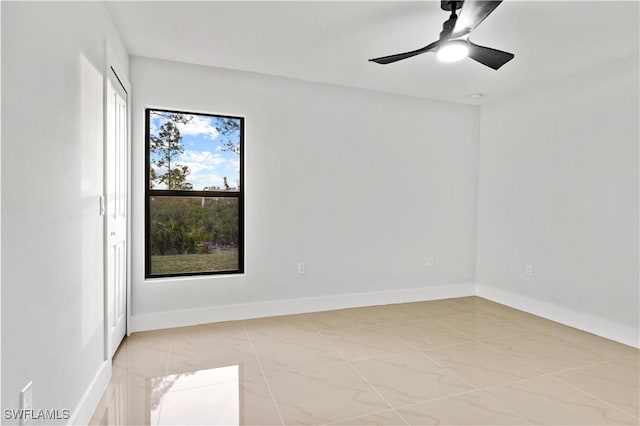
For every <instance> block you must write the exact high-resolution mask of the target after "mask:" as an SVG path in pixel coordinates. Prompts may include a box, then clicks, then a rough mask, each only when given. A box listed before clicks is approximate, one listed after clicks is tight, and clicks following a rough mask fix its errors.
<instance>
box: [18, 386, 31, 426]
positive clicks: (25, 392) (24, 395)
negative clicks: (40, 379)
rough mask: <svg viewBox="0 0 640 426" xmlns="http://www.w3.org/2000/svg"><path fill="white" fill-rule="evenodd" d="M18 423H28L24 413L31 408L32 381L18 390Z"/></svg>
mask: <svg viewBox="0 0 640 426" xmlns="http://www.w3.org/2000/svg"><path fill="white" fill-rule="evenodd" d="M20 410H21V414H22V415H21V416H20V424H21V425H26V424H27V423H28V418H27V417H26V416H25V413H27V412H31V411H32V410H33V382H29V383H28V384H27V386H25V387H24V388H23V389H22V390H21V391H20Z"/></svg>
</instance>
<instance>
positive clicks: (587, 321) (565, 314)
mask: <svg viewBox="0 0 640 426" xmlns="http://www.w3.org/2000/svg"><path fill="white" fill-rule="evenodd" d="M476 295H477V296H479V297H483V298H485V299H489V300H492V301H494V302H497V303H501V304H503V305H507V306H510V307H512V308H515V309H519V310H521V311H524V312H528V313H530V314H533V315H537V316H539V317H542V318H546V319H549V320H551V321H555V322H559V323H560V324H564V325H568V326H569V327H573V328H577V329H578V330H582V331H586V332H588V333H592V334H595V335H598V336H601V337H604V338H607V339H610V340H615V341H616V342H620V343H624V344H625V345H629V346H633V347H636V348H640V329H638V328H634V327H630V326H628V325H625V324H620V323H617V322H614V321H611V320H608V319H605V318H602V317H599V316H596V315H591V314H587V313H584V312H580V311H576V310H573V309H570V308H566V307H564V306H560V305H556V304H553V303H549V302H544V301H541V300H537V299H532V298H529V297H526V296H521V295H517V294H514V293H510V292H507V291H504V290H500V289H497V288H495V287H491V286H487V285H482V284H478V285H477V286H476Z"/></svg>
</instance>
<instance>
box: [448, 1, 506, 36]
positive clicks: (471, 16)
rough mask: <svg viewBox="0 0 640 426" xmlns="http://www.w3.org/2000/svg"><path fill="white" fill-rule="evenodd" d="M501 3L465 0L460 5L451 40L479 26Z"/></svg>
mask: <svg viewBox="0 0 640 426" xmlns="http://www.w3.org/2000/svg"><path fill="white" fill-rule="evenodd" d="M500 3H502V0H499V1H474V0H465V2H464V3H462V10H461V11H460V16H458V20H457V21H456V26H455V27H454V29H453V33H452V34H451V38H458V37H462V36H464V35H467V34H469V33H470V32H471V30H473V29H474V28H475V27H477V26H478V25H480V23H481V22H482V21H484V19H485V18H486V17H487V16H489V14H491V12H493V10H494V9H495V8H496V7H498V6H499V5H500Z"/></svg>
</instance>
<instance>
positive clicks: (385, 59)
mask: <svg viewBox="0 0 640 426" xmlns="http://www.w3.org/2000/svg"><path fill="white" fill-rule="evenodd" d="M439 43H440V40H438V41H434V42H433V43H431V44H430V45H428V46H425V47H423V48H421V49H417V50H412V51H411V52H405V53H397V54H395V55H389V56H383V57H381V58H375V59H369V62H375V63H377V64H383V65H386V64H390V63H392V62H397V61H401V60H403V59H407V58H410V57H412V56H416V55H419V54H421V53H425V52H429V51H431V50H434V49H435V48H436V47H438V44H439Z"/></svg>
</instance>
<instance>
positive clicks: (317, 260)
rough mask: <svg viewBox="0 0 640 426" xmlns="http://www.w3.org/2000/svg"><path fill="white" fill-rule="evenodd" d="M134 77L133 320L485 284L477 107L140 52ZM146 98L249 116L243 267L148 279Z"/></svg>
mask: <svg viewBox="0 0 640 426" xmlns="http://www.w3.org/2000/svg"><path fill="white" fill-rule="evenodd" d="M131 81H132V85H133V88H134V90H133V109H132V113H133V117H132V122H133V136H132V138H133V146H134V151H133V168H134V170H133V174H134V176H133V188H134V189H133V194H134V199H133V247H132V253H133V256H134V259H133V267H134V269H133V297H132V302H133V307H132V311H133V329H134V330H135V329H145V328H155V327H161V326H169V325H178V324H188V323H194V322H206V321H213V320H222V319H229V318H240V317H247V316H258V315H266V314H277V313H284V312H294V311H305V310H313V309H327V308H330V307H337V306H345V305H357V304H367V303H391V302H393V301H398V300H408V299H415V298H425V297H444V296H449V297H450V296H455V295H469V294H472V293H473V283H474V281H475V276H474V275H475V262H476V259H475V241H476V240H475V238H476V194H477V186H476V185H477V167H478V157H477V156H478V124H479V111H478V108H477V107H474V106H464V105H456V104H451V103H445V102H438V101H430V100H424V99H417V98H410V97H402V96H394V95H388V94H382V93H377V92H371V91H364V90H356V89H350V88H342V87H337V86H330V85H323V84H317V83H309V82H302V81H298V80H292V79H284V78H277V77H271V76H266V75H261V74H253V73H246V72H239V71H230V70H223V69H215V68H208V67H200V66H195V65H186V64H180V63H175V62H167V61H160V60H151V59H144V58H138V57H133V58H132V59H131ZM145 107H162V108H169V109H178V110H186V111H194V112H206V113H223V114H230V115H240V116H245V117H246V139H245V156H246V157H245V164H246V168H245V188H246V218H245V219H246V220H245V221H246V228H245V229H246V257H245V263H246V273H245V274H244V275H241V276H226V277H209V278H191V279H162V280H159V279H155V280H147V281H145V280H144V270H143V265H144V257H143V256H144V193H143V189H144V184H145V183H144V182H145V179H144V108H145ZM427 256H433V257H434V258H435V264H436V267H435V268H434V269H433V270H429V269H427V268H426V257H427ZM300 261H303V262H306V264H307V274H306V275H304V276H299V275H297V273H296V264H297V262H300ZM458 285H461V286H460V287H457V286H458ZM362 293H366V295H363V294H362ZM354 294H357V296H353V295H354ZM347 295H352V296H347ZM292 299H293V301H290V300H292ZM300 299H304V300H300ZM283 301H290V302H283ZM270 302H271V303H270ZM237 305H244V306H237Z"/></svg>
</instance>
